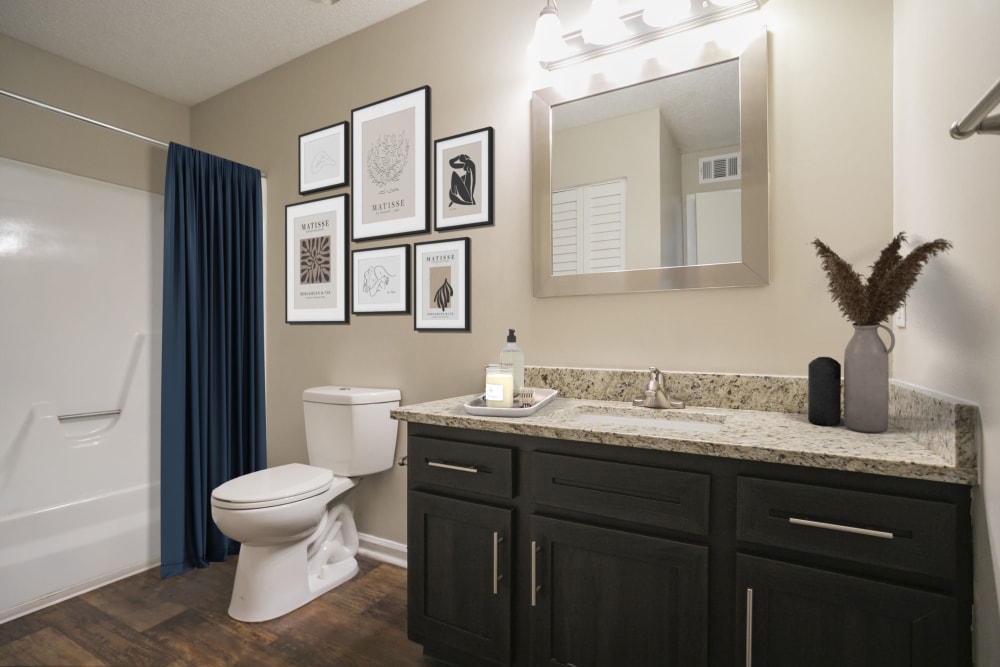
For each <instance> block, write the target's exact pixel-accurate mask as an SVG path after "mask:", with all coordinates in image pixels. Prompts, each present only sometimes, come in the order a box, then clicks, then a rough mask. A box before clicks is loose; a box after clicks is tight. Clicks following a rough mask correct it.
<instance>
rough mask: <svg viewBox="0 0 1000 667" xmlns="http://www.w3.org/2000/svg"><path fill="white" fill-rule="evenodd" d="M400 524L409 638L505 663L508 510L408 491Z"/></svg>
mask: <svg viewBox="0 0 1000 667" xmlns="http://www.w3.org/2000/svg"><path fill="white" fill-rule="evenodd" d="M407 520H408V526H407V531H408V541H409V545H408V550H407V551H408V559H409V564H408V565H409V568H408V583H407V586H408V591H407V592H408V595H409V600H408V604H407V609H408V616H407V622H408V632H409V637H410V639H412V640H413V641H417V642H420V643H423V644H425V645H437V646H443V647H447V648H449V649H454V650H456V651H458V652H460V653H462V654H466V655H469V656H475V657H476V659H477V662H479V663H480V664H496V665H506V664H508V663H509V662H510V646H511V638H510V632H511V629H510V628H511V602H510V582H511V577H510V564H511V510H509V509H502V508H497V507H491V506H489V505H482V504H479V503H471V502H467V501H462V500H455V499H452V498H445V497H441V496H434V495H429V494H425V493H419V492H415V491H411V492H410V493H409V495H408V510H407Z"/></svg>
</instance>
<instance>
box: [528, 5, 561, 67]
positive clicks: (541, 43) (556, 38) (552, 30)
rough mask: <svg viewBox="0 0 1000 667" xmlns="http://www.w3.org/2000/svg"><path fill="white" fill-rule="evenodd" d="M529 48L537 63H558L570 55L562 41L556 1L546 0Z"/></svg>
mask: <svg viewBox="0 0 1000 667" xmlns="http://www.w3.org/2000/svg"><path fill="white" fill-rule="evenodd" d="M531 48H532V50H533V52H534V54H535V55H536V56H537V58H538V60H539V62H543V63H544V62H558V61H559V60H561V59H562V58H566V57H567V56H568V55H570V50H569V47H567V46H566V42H564V41H563V31H562V22H561V21H560V20H559V8H558V7H557V6H556V0H547V1H546V3H545V8H544V9H542V11H541V12H539V14H538V20H537V21H536V22H535V37H534V39H533V40H532V42H531Z"/></svg>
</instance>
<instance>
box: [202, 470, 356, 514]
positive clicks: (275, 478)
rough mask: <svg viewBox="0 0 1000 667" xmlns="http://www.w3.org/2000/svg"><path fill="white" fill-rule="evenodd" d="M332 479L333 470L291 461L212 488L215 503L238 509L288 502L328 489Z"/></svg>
mask: <svg viewBox="0 0 1000 667" xmlns="http://www.w3.org/2000/svg"><path fill="white" fill-rule="evenodd" d="M348 481H349V480H348ZM333 483H334V474H333V471H331V470H327V469H326V468H318V467H316V466H309V465H305V464H302V463H289V464H286V465H282V466H277V467H275V468H266V469H264V470H258V471H257V472H252V473H249V474H247V475H241V476H240V477H237V478H235V479H231V480H229V481H228V482H226V483H225V484H222V485H220V486H218V487H217V488H216V489H215V490H214V491H212V504H213V505H215V506H216V507H220V508H224V509H235V510H241V509H242V510H246V509H259V508H262V507H275V506H277V505H288V504H290V503H294V502H297V501H299V500H305V499H306V498H312V497H313V496H318V495H320V494H321V493H325V492H326V491H328V490H329V489H330V487H331V486H332V485H333ZM352 485H353V483H352Z"/></svg>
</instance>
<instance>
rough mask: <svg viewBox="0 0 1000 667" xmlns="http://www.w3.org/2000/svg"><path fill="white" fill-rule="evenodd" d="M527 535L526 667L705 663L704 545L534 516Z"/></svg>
mask: <svg viewBox="0 0 1000 667" xmlns="http://www.w3.org/2000/svg"><path fill="white" fill-rule="evenodd" d="M530 532H531V544H530V545H529V549H531V550H532V551H533V553H532V561H531V572H530V573H529V574H530V576H529V577H528V578H529V579H530V581H528V582H525V583H527V584H528V586H529V591H530V587H531V586H532V585H533V586H534V587H535V592H534V595H533V596H529V597H530V598H531V603H532V608H531V651H532V664H534V665H552V666H557V665H562V666H565V665H575V666H576V667H590V666H595V667H596V666H605V665H629V667H642V666H643V665H656V666H657V667H669V666H671V665H677V666H678V667H697V666H698V665H705V664H706V660H707V658H706V656H707V636H708V628H707V614H708V549H707V548H706V547H703V546H695V545H690V544H684V543H680V542H673V541H671V540H666V539H661V538H654V537H648V536H644V535H638V534H635V533H629V532H624V531H618V530H610V529H606V528H597V527H593V526H587V525H584V524H578V523H572V522H568V521H560V520H556V519H551V518H548V517H540V516H532V517H531V519H530ZM518 585H521V584H520V583H519V584H518Z"/></svg>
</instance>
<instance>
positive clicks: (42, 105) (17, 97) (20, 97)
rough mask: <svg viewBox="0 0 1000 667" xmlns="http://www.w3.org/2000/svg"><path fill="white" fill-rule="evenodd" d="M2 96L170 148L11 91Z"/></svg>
mask: <svg viewBox="0 0 1000 667" xmlns="http://www.w3.org/2000/svg"><path fill="white" fill-rule="evenodd" d="M0 95H4V96H6V97H9V98H11V99H15V100H19V101H21V102H25V103H27V104H31V105H33V106H36V107H39V108H40V109H46V110H48V111H54V112H56V113H61V114H62V115H64V116H69V117H70V118H75V119H77V120H82V121H83V122H85V123H90V124H91V125H96V126H98V127H103V128H104V129H106V130H112V131H114V132H119V133H121V134H125V135H128V136H130V137H134V138H135V139H142V140H143V141H148V142H149V143H151V144H156V145H157V146H163V147H164V148H169V147H170V144H167V143H164V142H162V141H160V140H158V139H153V138H151V137H147V136H145V135H142V134H139V133H137V132H132V131H131V130H125V129H122V128H120V127H115V126H114V125H110V124H108V123H102V122H101V121H99V120H94V119H93V118H88V117H87V116H81V115H80V114H78V113H73V112H72V111H67V110H66V109H60V108H59V107H55V106H52V105H51V104H46V103H45V102H39V101H38V100H33V99H31V98H30V97H24V96H23V95H18V94H17V93H12V92H10V91H9V90H4V89H2V88H0Z"/></svg>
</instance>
